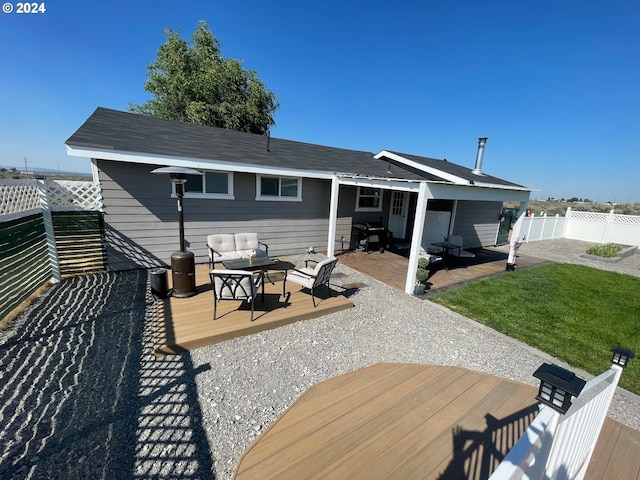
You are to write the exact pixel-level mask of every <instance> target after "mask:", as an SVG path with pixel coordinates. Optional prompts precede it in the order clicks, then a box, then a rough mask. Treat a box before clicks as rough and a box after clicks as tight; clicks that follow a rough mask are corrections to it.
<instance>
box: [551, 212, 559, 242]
mask: <svg viewBox="0 0 640 480" xmlns="http://www.w3.org/2000/svg"><path fill="white" fill-rule="evenodd" d="M559 219H560V214H559V213H556V216H555V217H554V221H553V230H552V231H551V239H552V240H555V239H556V228H558V221H559Z"/></svg>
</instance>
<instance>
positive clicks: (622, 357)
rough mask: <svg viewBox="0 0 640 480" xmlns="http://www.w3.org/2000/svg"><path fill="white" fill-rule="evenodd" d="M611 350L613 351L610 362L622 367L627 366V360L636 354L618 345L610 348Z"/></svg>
mask: <svg viewBox="0 0 640 480" xmlns="http://www.w3.org/2000/svg"><path fill="white" fill-rule="evenodd" d="M611 351H612V352H613V357H612V358H611V363H613V364H614V365H618V366H619V367H622V368H627V364H628V362H629V360H631V359H632V358H635V356H636V354H635V353H633V352H632V351H631V350H629V349H628V348H624V347H620V346H617V347H613V348H611Z"/></svg>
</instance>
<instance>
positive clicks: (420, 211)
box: [404, 182, 428, 294]
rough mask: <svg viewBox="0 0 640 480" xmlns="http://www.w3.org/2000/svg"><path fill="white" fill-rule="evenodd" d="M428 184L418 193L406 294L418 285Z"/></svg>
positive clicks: (422, 184)
mask: <svg viewBox="0 0 640 480" xmlns="http://www.w3.org/2000/svg"><path fill="white" fill-rule="evenodd" d="M427 200H428V199H427V183H426V182H421V183H420V190H419V191H418V203H417V205H416V216H415V219H414V220H413V235H412V237H411V250H410V251H409V267H408V269H407V280H406V282H405V285H404V291H405V293H409V294H412V293H413V289H414V287H415V285H416V271H417V270H418V259H419V254H420V247H421V246H422V232H423V231H424V222H425V220H426V218H427Z"/></svg>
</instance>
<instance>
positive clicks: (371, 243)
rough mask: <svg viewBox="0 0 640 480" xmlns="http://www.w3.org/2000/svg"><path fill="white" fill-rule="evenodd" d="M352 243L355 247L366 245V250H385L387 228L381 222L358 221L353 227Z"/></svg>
mask: <svg viewBox="0 0 640 480" xmlns="http://www.w3.org/2000/svg"><path fill="white" fill-rule="evenodd" d="M351 243H352V244H351V247H352V248H353V249H356V248H358V247H364V251H365V252H369V250H378V249H379V250H380V251H384V247H385V245H386V244H387V229H386V228H384V227H383V226H382V223H381V222H365V223H356V224H354V225H353V226H352V227H351Z"/></svg>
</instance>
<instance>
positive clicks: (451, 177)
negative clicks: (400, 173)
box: [373, 150, 469, 185]
mask: <svg viewBox="0 0 640 480" xmlns="http://www.w3.org/2000/svg"><path fill="white" fill-rule="evenodd" d="M382 157H387V158H390V159H391V160H395V161H396V162H400V163H402V164H404V165H407V166H408V167H412V168H415V169H417V170H421V171H423V172H425V173H429V174H431V175H435V176H436V177H440V178H443V179H445V180H448V181H449V182H453V183H457V184H458V185H468V184H469V181H468V180H466V179H464V178H462V177H458V176H457V175H452V174H450V173H447V172H443V171H442V170H438V169H437V168H433V167H427V166H426V165H423V164H421V163H418V162H414V161H413V160H409V159H407V158H404V157H403V156H400V155H397V154H395V153H392V152H388V151H386V150H382V151H381V152H380V153H377V154H375V155H374V156H373V158H375V159H377V160H380V159H381V158H382Z"/></svg>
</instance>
